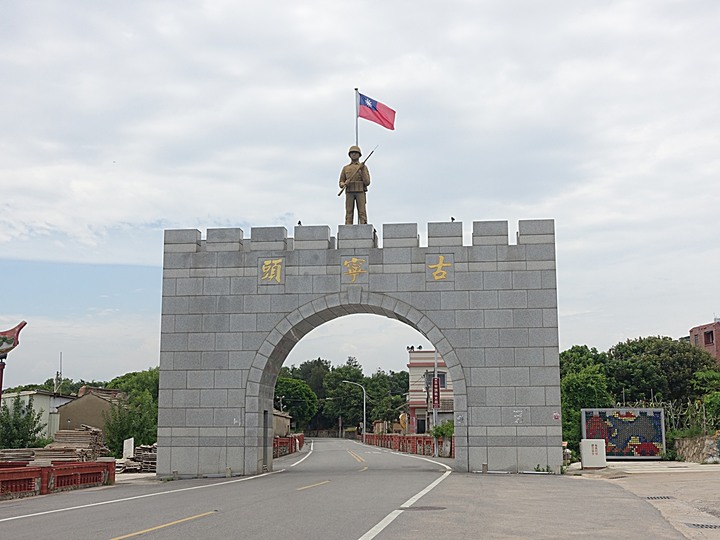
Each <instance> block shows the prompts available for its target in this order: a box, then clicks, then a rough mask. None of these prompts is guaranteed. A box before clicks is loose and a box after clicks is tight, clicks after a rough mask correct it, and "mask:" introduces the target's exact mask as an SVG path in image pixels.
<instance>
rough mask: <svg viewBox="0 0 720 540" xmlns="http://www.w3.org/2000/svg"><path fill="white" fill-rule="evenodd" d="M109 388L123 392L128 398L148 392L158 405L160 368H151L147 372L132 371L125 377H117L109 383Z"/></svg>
mask: <svg viewBox="0 0 720 540" xmlns="http://www.w3.org/2000/svg"><path fill="white" fill-rule="evenodd" d="M107 387H108V388H117V389H118V390H122V391H123V392H125V393H126V394H127V395H128V396H131V397H132V396H133V395H134V394H136V393H142V392H144V391H146V390H147V391H148V392H149V393H150V396H151V397H152V399H153V401H154V402H156V403H157V400H158V393H159V387H160V368H158V367H154V368H149V369H147V370H145V371H132V372H130V373H126V374H125V375H120V376H119V377H115V378H114V379H113V380H112V381H110V382H109V383H107Z"/></svg>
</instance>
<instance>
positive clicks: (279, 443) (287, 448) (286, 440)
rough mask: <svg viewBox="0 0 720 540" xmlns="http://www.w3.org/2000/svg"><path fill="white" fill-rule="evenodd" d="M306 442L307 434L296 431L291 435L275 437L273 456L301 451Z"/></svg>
mask: <svg viewBox="0 0 720 540" xmlns="http://www.w3.org/2000/svg"><path fill="white" fill-rule="evenodd" d="M304 444H305V435H304V434H302V433H296V434H293V435H290V436H289V437H275V438H274V439H273V458H279V457H280V456H287V455H288V454H292V453H294V452H299V451H300V449H302V447H303V445H304Z"/></svg>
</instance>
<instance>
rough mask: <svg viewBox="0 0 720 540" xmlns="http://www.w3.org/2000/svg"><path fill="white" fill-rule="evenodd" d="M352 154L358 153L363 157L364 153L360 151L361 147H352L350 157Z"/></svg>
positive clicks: (349, 151)
mask: <svg viewBox="0 0 720 540" xmlns="http://www.w3.org/2000/svg"><path fill="white" fill-rule="evenodd" d="M351 152H357V153H358V154H360V155H361V156H362V151H361V150H360V147H359V146H355V145H352V146H351V147H350V149H349V150H348V155H350V153H351Z"/></svg>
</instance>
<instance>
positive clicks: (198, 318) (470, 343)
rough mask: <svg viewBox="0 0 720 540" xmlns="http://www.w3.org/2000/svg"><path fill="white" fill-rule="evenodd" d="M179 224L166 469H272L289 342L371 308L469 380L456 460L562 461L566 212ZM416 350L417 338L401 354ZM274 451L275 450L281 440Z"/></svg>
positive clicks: (171, 286) (459, 404)
mask: <svg viewBox="0 0 720 540" xmlns="http://www.w3.org/2000/svg"><path fill="white" fill-rule="evenodd" d="M427 232H428V236H427V244H428V245H427V246H421V245H420V242H419V235H418V226H417V224H415V223H401V224H386V225H383V227H382V236H381V238H382V245H380V239H379V236H378V233H377V231H376V229H375V228H374V226H373V225H371V224H368V225H340V226H339V227H338V231H337V236H332V231H331V229H330V227H328V226H297V227H295V228H294V231H293V235H292V236H289V235H288V231H287V230H286V229H285V228H284V227H253V228H252V229H251V231H250V237H249V238H246V237H245V234H244V231H242V230H241V229H238V228H228V229H208V231H207V233H206V238H205V239H203V238H202V235H201V233H200V231H197V230H167V231H165V246H164V265H163V298H162V330H161V347H160V349H161V352H160V408H159V413H158V447H159V449H158V474H159V475H161V476H163V475H172V474H174V473H177V474H179V475H181V476H202V475H208V474H225V473H226V472H227V470H228V469H230V471H231V473H232V474H242V475H247V474H258V473H260V472H263V471H264V470H272V452H271V451H270V452H268V444H269V441H270V442H271V438H272V423H271V422H270V424H269V425H268V423H267V415H266V414H265V411H270V416H269V418H270V420H271V419H272V398H273V389H274V385H275V380H276V378H277V374H278V373H279V371H280V368H281V366H282V364H283V362H284V361H285V359H286V357H287V355H288V353H289V352H290V351H291V350H292V348H293V346H294V345H295V343H297V342H298V341H299V340H300V339H302V337H303V336H304V335H306V334H307V333H308V332H310V331H311V330H313V329H314V328H317V327H318V326H320V325H322V324H323V323H324V322H327V321H329V320H332V319H335V318H337V317H342V316H345V315H350V314H355V313H372V314H376V315H379V316H384V317H389V318H392V319H397V320H399V321H401V322H403V323H405V324H408V325H409V326H411V327H413V328H415V329H416V330H417V331H419V332H421V333H422V334H423V335H425V336H426V337H427V338H428V339H429V340H430V341H431V342H432V343H433V344H434V345H435V347H436V348H437V350H438V352H439V353H440V354H441V355H442V357H443V359H444V360H445V362H446V364H447V366H448V370H449V372H450V376H451V377H452V379H453V382H454V391H455V413H454V414H455V437H456V443H455V444H456V458H455V464H454V466H455V468H456V469H457V470H460V471H475V470H482V469H483V467H484V466H486V467H487V468H488V469H489V470H491V471H493V470H497V471H508V472H518V471H523V470H533V469H534V468H535V467H536V466H538V465H540V466H541V467H543V468H545V467H546V466H548V465H549V466H550V467H551V468H553V469H559V467H560V464H561V463H562V453H561V427H560V426H561V422H560V391H559V387H560V373H559V363H558V328H557V289H556V287H557V285H556V282H557V280H556V263H555V237H554V222H553V220H525V221H520V222H519V224H518V230H517V234H516V236H515V238H514V240H515V243H512V244H511V243H510V242H509V226H508V223H507V222H506V221H476V222H473V225H472V233H471V234H472V236H471V238H470V241H469V242H465V241H464V237H463V226H462V223H461V222H452V223H429V224H428V226H427ZM398 354H404V351H398ZM270 450H271V448H270Z"/></svg>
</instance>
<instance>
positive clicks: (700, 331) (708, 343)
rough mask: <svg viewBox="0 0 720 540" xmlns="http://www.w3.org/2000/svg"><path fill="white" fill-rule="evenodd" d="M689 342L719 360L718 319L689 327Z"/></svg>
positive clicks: (719, 326)
mask: <svg viewBox="0 0 720 540" xmlns="http://www.w3.org/2000/svg"><path fill="white" fill-rule="evenodd" d="M690 343H692V344H693V345H695V346H696V347H700V348H702V349H705V350H706V351H707V352H709V353H710V354H711V355H712V356H713V358H715V360H717V361H718V362H720V319H718V318H716V319H715V320H714V321H713V322H711V323H708V324H703V325H700V326H696V327H695V328H691V329H690Z"/></svg>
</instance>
